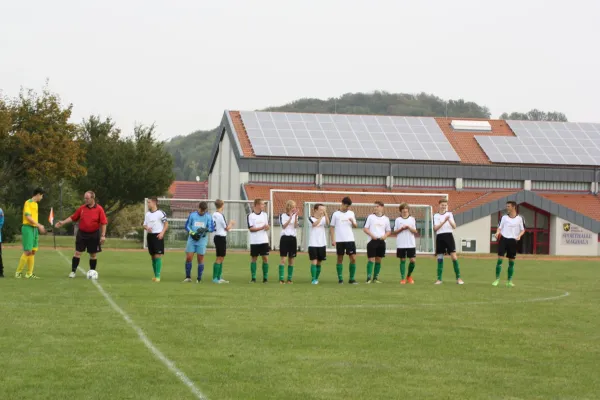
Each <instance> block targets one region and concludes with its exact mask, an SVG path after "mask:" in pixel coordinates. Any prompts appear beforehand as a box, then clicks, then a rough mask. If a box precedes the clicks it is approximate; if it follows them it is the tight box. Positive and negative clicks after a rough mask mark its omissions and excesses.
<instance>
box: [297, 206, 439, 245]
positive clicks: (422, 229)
mask: <svg viewBox="0 0 600 400" xmlns="http://www.w3.org/2000/svg"><path fill="white" fill-rule="evenodd" d="M315 204H323V205H324V206H325V207H326V208H327V215H328V216H329V218H331V215H332V214H333V212H334V211H335V210H337V209H338V207H339V203H332V202H305V203H304V215H311V213H312V210H313V207H314V205H315ZM409 207H410V215H411V216H412V217H414V218H415V222H416V224H417V231H418V233H417V235H416V238H415V239H416V240H415V242H416V249H417V254H433V253H434V244H435V242H434V233H433V207H432V206H431V205H428V204H409ZM373 208H374V205H373V203H354V202H353V203H352V208H351V210H352V211H354V214H355V215H356V223H357V225H358V228H354V229H353V231H354V241H355V243H356V251H357V252H359V253H364V252H366V251H367V243H369V237H368V236H367V234H366V233H364V232H363V227H364V225H365V222H366V220H367V218H368V216H369V215H370V214H373ZM399 208H400V204H387V203H385V205H384V207H383V209H384V211H383V214H384V215H387V216H388V218H389V219H390V226H391V228H392V231H393V230H394V228H395V227H394V222H395V221H396V218H397V217H398V216H399V215H400V211H399ZM309 232H310V227H309V224H308V223H305V224H304V226H303V229H302V241H301V243H302V249H303V250H306V249H308V236H309ZM385 242H386V252H387V253H390V254H391V253H394V254H395V253H396V237H395V236H390V237H388V238H387V239H386V241H385ZM327 251H328V252H334V251H335V248H334V247H333V246H332V245H331V238H330V237H329V232H327Z"/></svg>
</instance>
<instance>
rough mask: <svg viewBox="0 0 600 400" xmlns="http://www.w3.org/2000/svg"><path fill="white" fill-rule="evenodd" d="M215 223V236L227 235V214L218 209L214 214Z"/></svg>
mask: <svg viewBox="0 0 600 400" xmlns="http://www.w3.org/2000/svg"><path fill="white" fill-rule="evenodd" d="M212 218H213V223H214V224H215V236H227V220H226V219H225V216H224V215H223V214H221V213H220V212H218V211H215V212H214V213H213V215H212Z"/></svg>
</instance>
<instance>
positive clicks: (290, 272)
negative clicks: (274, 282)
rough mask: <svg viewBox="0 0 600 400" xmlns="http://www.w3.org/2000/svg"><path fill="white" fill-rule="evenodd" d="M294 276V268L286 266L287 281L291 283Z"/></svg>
mask: <svg viewBox="0 0 600 400" xmlns="http://www.w3.org/2000/svg"><path fill="white" fill-rule="evenodd" d="M293 276H294V266H293V265H288V281H291V280H292V278H293Z"/></svg>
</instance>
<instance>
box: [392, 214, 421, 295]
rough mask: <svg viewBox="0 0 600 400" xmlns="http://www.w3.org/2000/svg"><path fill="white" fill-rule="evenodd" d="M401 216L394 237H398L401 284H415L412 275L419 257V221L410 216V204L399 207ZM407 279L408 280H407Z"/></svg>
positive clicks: (397, 246) (397, 247)
mask: <svg viewBox="0 0 600 400" xmlns="http://www.w3.org/2000/svg"><path fill="white" fill-rule="evenodd" d="M399 210H400V216H399V217H398V218H396V221H395V222H394V235H396V256H397V257H398V258H399V259H400V278H401V281H400V283H401V284H402V285H405V284H406V283H410V284H414V283H415V281H414V279H413V278H412V273H413V271H414V270H415V259H416V257H417V243H416V240H415V235H416V234H417V221H416V220H415V218H414V217H412V216H411V215H410V208H409V206H408V203H402V204H400V207H399ZM407 257H408V258H409V260H410V263H409V264H408V277H406V258H407ZM405 277H406V279H405Z"/></svg>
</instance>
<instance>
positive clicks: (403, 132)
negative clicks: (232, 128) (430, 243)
mask: <svg viewBox="0 0 600 400" xmlns="http://www.w3.org/2000/svg"><path fill="white" fill-rule="evenodd" d="M240 115H241V117H242V121H243V122H244V126H245V128H246V132H247V133H248V137H249V139H250V143H251V144H252V148H253V149H254V154H256V155H257V156H273V157H320V158H322V157H326V158H361V159H390V160H436V161H460V158H459V157H458V154H456V152H455V151H454V149H453V148H452V145H451V144H450V142H448V139H446V136H444V133H443V132H442V130H441V129H440V127H439V126H438V124H437V122H436V121H435V119H434V118H429V117H384V116H371V115H340V114H301V113H277V112H253V111H252V112H248V111H242V112H240Z"/></svg>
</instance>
